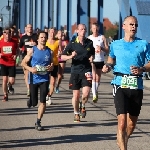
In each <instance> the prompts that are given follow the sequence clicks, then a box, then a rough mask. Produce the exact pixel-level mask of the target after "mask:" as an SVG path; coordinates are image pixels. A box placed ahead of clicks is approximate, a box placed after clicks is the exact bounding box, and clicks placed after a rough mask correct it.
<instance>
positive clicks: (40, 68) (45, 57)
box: [21, 31, 53, 131]
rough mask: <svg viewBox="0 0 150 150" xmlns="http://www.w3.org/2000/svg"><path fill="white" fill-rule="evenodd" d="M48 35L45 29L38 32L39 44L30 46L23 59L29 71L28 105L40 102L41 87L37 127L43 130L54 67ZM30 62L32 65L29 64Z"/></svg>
mask: <svg viewBox="0 0 150 150" xmlns="http://www.w3.org/2000/svg"><path fill="white" fill-rule="evenodd" d="M46 40H47V36H46V33H45V32H44V31H40V32H39V34H38V45H37V46H33V48H30V50H29V51H28V53H27V55H26V56H25V58H24V59H23V61H22V64H21V65H22V66H23V67H24V68H25V69H26V70H28V71H29V85H30V99H29V101H28V102H27V104H28V106H29V107H31V106H33V107H34V106H36V105H37V104H38V88H39V89H40V105H39V107H38V116H37V122H36V123H35V129H36V130H38V131H41V130H43V127H42V126H41V118H42V117H43V114H44V112H45V109H46V95H47V93H48V85H49V71H51V70H52V69H53V63H51V62H52V57H53V56H52V51H51V50H50V49H49V48H48V47H46V46H45V45H46ZM28 62H30V66H31V67H29V66H28Z"/></svg>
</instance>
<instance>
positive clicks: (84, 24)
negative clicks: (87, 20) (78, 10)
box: [77, 23, 86, 29]
mask: <svg viewBox="0 0 150 150" xmlns="http://www.w3.org/2000/svg"><path fill="white" fill-rule="evenodd" d="M81 25H82V26H85V27H86V25H85V24H83V23H80V24H78V25H77V29H79V26H81Z"/></svg>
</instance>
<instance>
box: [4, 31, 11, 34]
mask: <svg viewBox="0 0 150 150" xmlns="http://www.w3.org/2000/svg"><path fill="white" fill-rule="evenodd" d="M3 33H5V34H11V32H6V31H3Z"/></svg>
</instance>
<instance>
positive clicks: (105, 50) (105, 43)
mask: <svg viewBox="0 0 150 150" xmlns="http://www.w3.org/2000/svg"><path fill="white" fill-rule="evenodd" d="M102 39H103V42H104V47H101V50H102V51H104V52H105V53H107V54H108V53H109V47H108V42H107V40H106V38H105V36H104V35H102Z"/></svg>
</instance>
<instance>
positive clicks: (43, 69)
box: [35, 65, 47, 75]
mask: <svg viewBox="0 0 150 150" xmlns="http://www.w3.org/2000/svg"><path fill="white" fill-rule="evenodd" d="M35 67H36V70H37V73H38V74H40V75H45V74H47V70H46V67H45V66H40V65H36V66H35Z"/></svg>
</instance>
